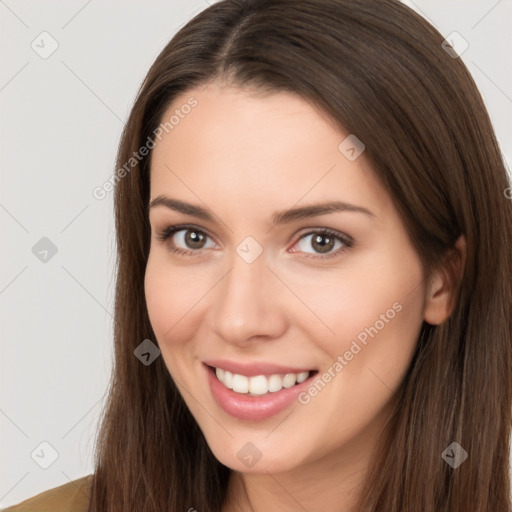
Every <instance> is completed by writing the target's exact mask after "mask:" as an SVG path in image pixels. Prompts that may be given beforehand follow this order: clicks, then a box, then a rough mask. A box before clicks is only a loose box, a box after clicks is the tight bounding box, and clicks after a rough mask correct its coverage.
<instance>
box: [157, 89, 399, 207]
mask: <svg viewBox="0 0 512 512" xmlns="http://www.w3.org/2000/svg"><path fill="white" fill-rule="evenodd" d="M190 98H193V100H194V101H195V102H196V104H195V106H194V108H192V109H190V108H183V106H184V105H187V104H188V103H190ZM185 112H187V113H185ZM172 116H174V123H173V124H172V129H169V130H168V133H164V134H163V136H162V138H161V140H158V141H156V142H157V143H156V146H155V148H154V149H153V152H152V160H151V197H152V198H154V197H155V196H157V195H160V194H167V195H172V196H173V197H177V196H179V197H180V198H182V199H184V200H191V201H193V202H196V203H197V201H198V199H200V200H203V199H204V201H205V202H207V203H209V202H219V203H221V202H224V201H225V200H226V199H227V198H229V202H230V204H231V205H233V206H236V207H237V208H238V211H239V212H241V211H244V209H247V210H251V211H253V210H254V207H255V206H257V205H258V204H259V205H261V206H262V207H267V206H268V207H271V205H275V206H276V208H280V207H283V206H292V205H294V204H296V203H298V202H302V203H308V202H314V201H318V200H342V201H343V200H345V201H350V202H359V203H362V204H363V205H370V204H371V205H372V207H373V209H374V211H375V209H377V210H379V209H381V210H382V209H384V208H386V207H387V206H388V203H389V197H388V196H387V194H386V192H385V191H384V189H383V188H382V187H381V185H380V183H379V182H378V180H377V178H376V176H375V175H374V173H373V171H372V169H371V167H370V165H369V163H368V161H367V160H366V158H365V157H364V153H363V154H362V155H361V156H360V157H359V158H357V159H356V160H354V161H351V160H349V159H348V158H347V157H346V155H345V154H344V153H343V151H340V143H342V142H343V141H344V140H345V139H346V138H347V137H348V136H349V135H350V134H349V133H348V132H346V131H344V130H343V129H341V128H340V127H338V126H336V125H335V123H334V122H333V121H332V119H330V118H329V116H328V115H327V114H326V113H324V112H322V111H321V110H320V109H318V108H316V107H315V106H314V105H312V104H311V103H309V102H307V101H305V100H304V99H302V98H301V97H299V96H298V95H295V94H292V93H288V92H276V93H272V94H265V95H261V94H258V93H256V92H255V91H254V90H250V89H240V88H235V87H229V86H224V85H221V84H219V83H216V82H214V83H212V84H210V85H208V86H207V87H205V88H198V89H194V90H190V91H187V92H185V93H183V94H181V95H180V96H178V97H177V98H176V99H175V100H174V101H173V103H172V105H171V106H170V107H169V108H168V109H167V111H166V113H165V114H164V116H163V118H162V123H165V122H166V121H168V120H169V119H170V118H171V117H172ZM178 119H179V120H178Z"/></svg>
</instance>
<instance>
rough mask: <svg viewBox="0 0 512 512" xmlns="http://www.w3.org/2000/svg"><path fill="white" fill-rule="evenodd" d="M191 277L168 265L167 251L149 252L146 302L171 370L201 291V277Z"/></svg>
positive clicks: (185, 336) (178, 355)
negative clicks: (165, 253)
mask: <svg viewBox="0 0 512 512" xmlns="http://www.w3.org/2000/svg"><path fill="white" fill-rule="evenodd" d="M191 277H192V276H190V275H188V274H187V273H186V272H183V271H182V269H181V270H180V268H179V267H176V268H173V266H172V265H169V262H168V261H167V258H166V255H164V254H161V253H160V251H158V252H155V253H152V252H150V256H149V258H148V262H147V266H146V273H145V279H144V289H145V296H146V305H147V310H148V315H149V320H150V322H151V326H152V328H153V331H154V333H155V336H156V338H157V340H158V344H159V347H160V350H161V351H162V356H163V358H164V360H165V362H166V364H167V366H168V368H169V370H170V371H171V372H172V366H173V365H172V361H178V360H179V357H180V352H181V351H182V350H183V349H184V348H185V347H186V346H187V344H186V340H187V339H189V338H190V333H188V332H187V327H189V326H190V323H189V322H188V319H189V317H190V316H191V315H192V314H193V308H194V305H195V304H197V302H198V301H199V300H200V298H201V296H202V295H204V291H203V290H202V288H201V286H200V285H199V283H200V280H196V279H193V278H191ZM170 354H172V356H173V357H172V359H171V358H170ZM177 366H178V365H177Z"/></svg>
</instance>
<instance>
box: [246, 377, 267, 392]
mask: <svg viewBox="0 0 512 512" xmlns="http://www.w3.org/2000/svg"><path fill="white" fill-rule="evenodd" d="M249 391H250V393H251V394H252V395H264V394H266V393H268V382H267V378H266V377H265V376H264V375H258V376H257V377H251V378H250V379H249Z"/></svg>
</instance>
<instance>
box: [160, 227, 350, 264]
mask: <svg viewBox="0 0 512 512" xmlns="http://www.w3.org/2000/svg"><path fill="white" fill-rule="evenodd" d="M183 230H191V231H197V232H199V233H203V234H204V235H206V236H207V237H208V238H210V239H211V240H213V241H214V243H215V244H216V245H218V244H217V242H215V239H214V237H213V236H212V235H211V234H210V233H209V231H208V230H207V229H204V228H200V227H199V226H196V225H194V224H177V225H170V226H168V227H167V228H165V229H163V230H161V231H160V232H158V233H157V235H156V238H157V239H158V240H160V241H161V242H167V241H169V238H171V237H172V236H173V235H174V234H176V233H178V232H179V231H183ZM314 234H325V235H330V236H332V237H333V238H336V239H337V240H339V241H341V242H342V244H343V247H342V248H340V249H337V250H336V251H334V252H329V253H325V254H324V255H322V254H321V253H317V254H314V253H305V252H302V251H291V252H302V254H303V255H304V256H303V257H304V258H310V259H315V260H325V259H328V258H333V257H336V256H338V255H340V254H341V253H342V252H345V251H346V250H347V249H350V248H351V247H352V246H353V244H354V240H353V238H352V237H351V236H349V235H347V234H346V233H343V232H340V231H338V230H335V229H331V228H326V227H316V228H315V227H313V228H312V227H309V228H303V229H302V230H301V231H299V233H296V234H295V235H294V237H293V238H294V240H295V241H294V242H293V245H292V247H293V246H295V245H297V243H299V241H300V240H301V239H302V238H304V237H306V236H310V235H314ZM172 252H175V253H180V254H186V255H191V256H198V255H200V253H201V252H202V251H201V249H196V250H194V249H183V248H181V247H175V248H173V249H172Z"/></svg>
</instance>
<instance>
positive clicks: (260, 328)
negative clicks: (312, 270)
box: [212, 244, 285, 343]
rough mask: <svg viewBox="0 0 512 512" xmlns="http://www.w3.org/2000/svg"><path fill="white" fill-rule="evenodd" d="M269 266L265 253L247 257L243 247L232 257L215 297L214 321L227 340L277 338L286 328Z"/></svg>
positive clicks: (217, 330) (240, 340) (222, 336)
mask: <svg viewBox="0 0 512 512" xmlns="http://www.w3.org/2000/svg"><path fill="white" fill-rule="evenodd" d="M241 246H242V249H243V248H244V246H243V245H242V244H241ZM240 253H241V254H240ZM252 256H254V253H253V255H252ZM266 263H267V262H266V259H265V257H264V255H263V254H259V255H258V256H257V257H256V258H255V259H252V258H247V257H246V254H245V253H244V252H243V251H240V247H239V248H237V253H236V254H233V258H232V266H231V269H230V270H229V272H228V273H227V275H226V276H225V277H224V279H223V280H222V282H221V283H219V286H218V289H217V293H216V295H215V308H214V311H213V320H212V322H213V326H214V330H215V331H216V332H217V335H218V336H220V337H221V338H223V339H224V340H225V341H231V342H233V343H240V342H241V343H243V342H244V341H246V340H248V339H249V338H251V337H253V336H266V337H277V336H279V335H280V333H281V332H282V330H283V329H284V327H285V312H284V311H283V310H282V308H280V307H279V301H278V296H279V295H278V293H279V292H278V290H277V289H276V283H275V281H276V278H275V276H274V275H273V273H272V272H271V271H270V270H269V269H268V268H267V266H266Z"/></svg>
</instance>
